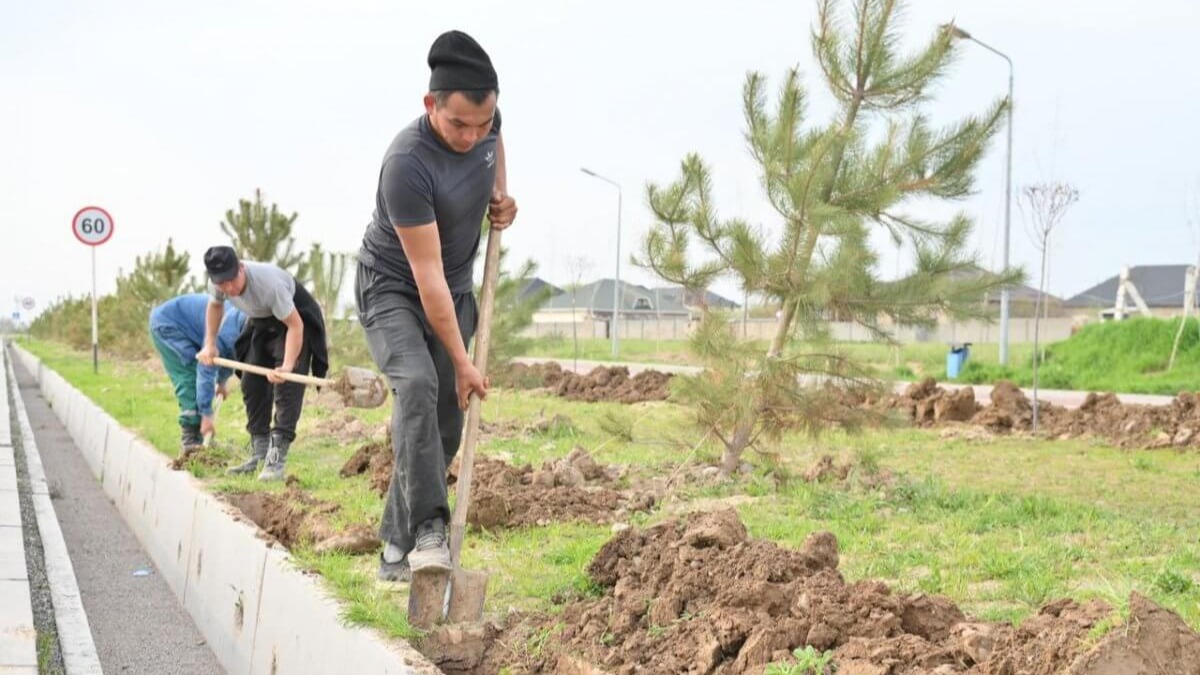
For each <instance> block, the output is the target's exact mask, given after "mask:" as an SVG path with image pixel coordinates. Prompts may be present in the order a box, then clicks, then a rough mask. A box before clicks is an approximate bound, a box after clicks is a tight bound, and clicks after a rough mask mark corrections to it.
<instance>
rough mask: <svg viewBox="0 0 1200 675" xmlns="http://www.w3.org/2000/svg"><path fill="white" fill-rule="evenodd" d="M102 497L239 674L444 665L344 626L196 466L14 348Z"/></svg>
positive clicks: (392, 674)
mask: <svg viewBox="0 0 1200 675" xmlns="http://www.w3.org/2000/svg"><path fill="white" fill-rule="evenodd" d="M14 352H15V353H16V355H17V358H19V359H20V360H21V362H22V364H24V366H25V367H26V368H28V369H29V371H30V372H32V373H35V374H36V375H37V378H38V384H39V385H40V387H41V390H42V395H43V396H44V397H45V398H46V400H47V402H48V403H49V404H50V406H51V408H52V409H53V410H54V413H55V415H57V416H58V418H59V419H60V420H62V421H63V423H64V425H65V426H66V427H67V430H68V433H70V435H71V437H72V438H73V439H74V440H75V443H76V445H78V446H79V448H80V451H81V452H82V453H83V455H84V458H85V459H86V460H87V463H88V465H89V466H90V467H91V468H92V471H93V473H94V474H95V475H96V477H97V479H98V480H99V481H100V484H101V485H102V486H103V488H104V492H105V494H107V495H108V497H109V499H111V500H112V501H113V503H114V504H115V505H116V506H117V509H118V511H119V512H120V513H121V516H122V518H124V519H125V522H126V523H127V524H128V525H129V528H130V530H132V531H133V533H134V535H135V536H136V537H137V538H138V540H139V541H140V542H141V543H142V546H143V548H145V550H146V552H147V553H148V554H149V555H150V557H151V559H152V560H153V561H154V564H155V565H157V566H158V569H159V570H160V571H161V572H162V574H163V576H164V578H165V579H166V581H167V583H168V585H169V586H170V587H171V590H172V591H174V592H175V595H176V596H177V597H178V598H179V600H180V602H181V603H182V605H183V607H184V608H185V609H186V610H187V612H188V614H190V615H191V617H192V619H193V620H194V621H195V622H196V626H197V627H198V628H199V629H200V633H201V634H202V635H204V638H205V639H206V640H207V641H208V643H209V646H210V647H211V648H212V651H213V653H214V654H215V655H216V657H217V660H218V661H219V662H220V663H221V665H222V667H224V668H225V670H226V671H228V672H229V673H231V674H238V675H241V674H243V673H244V674H247V675H259V674H261V675H278V674H279V673H288V674H289V675H292V674H294V673H312V674H314V675H324V674H327V673H336V672H353V673H378V674H380V675H401V674H406V673H419V674H434V673H440V672H441V671H439V670H438V669H437V668H436V667H435V666H433V665H432V664H431V663H430V662H429V661H428V659H426V658H425V657H424V656H422V655H421V654H420V653H419V652H418V651H416V650H415V649H414V648H413V647H412V646H411V645H409V644H408V643H406V642H401V641H385V640H384V639H382V638H381V637H380V636H379V635H378V634H377V633H376V632H374V631H371V630H367V629H364V628H354V627H349V626H346V625H345V624H344V623H343V622H342V620H341V611H342V610H341V607H340V605H339V604H338V602H337V601H336V599H334V598H333V597H331V596H330V594H329V593H328V592H326V591H325V590H324V589H323V588H322V587H321V586H320V584H319V582H318V580H317V579H316V578H314V577H313V576H312V575H309V574H306V573H305V572H303V571H301V570H299V569H298V568H297V567H296V565H295V564H294V563H293V561H292V558H291V556H290V555H289V554H288V553H287V552H286V551H284V550H282V549H279V548H276V547H275V546H274V545H273V544H269V543H268V542H267V541H266V540H265V539H264V538H263V537H262V536H261V534H260V532H259V530H258V528H257V527H255V526H254V525H253V524H249V523H247V522H244V521H242V520H241V519H240V518H239V515H240V514H238V513H237V512H236V510H235V509H234V508H233V507H231V506H229V505H228V504H226V503H225V502H223V501H221V500H220V499H218V498H216V497H214V496H212V495H210V494H209V493H208V492H207V491H206V490H205V489H204V486H203V485H202V484H201V483H200V482H199V481H198V480H196V479H195V478H194V477H193V476H192V475H191V474H189V473H187V472H183V471H173V470H172V469H171V468H170V465H169V463H168V461H167V458H166V457H165V456H164V455H162V454H161V453H159V452H158V451H157V450H155V449H154V448H153V447H151V446H150V445H149V444H147V443H146V442H145V441H142V440H141V439H139V438H137V437H136V436H135V435H134V434H132V433H130V432H129V431H128V430H126V429H124V428H122V427H121V426H120V425H119V424H118V423H117V422H116V420H114V419H112V418H111V417H110V416H109V415H108V414H107V413H105V412H104V411H103V410H101V409H100V407H99V406H97V405H96V404H95V403H93V402H92V401H91V400H90V399H88V398H87V397H86V396H84V395H83V393H81V392H80V391H79V390H77V389H75V388H74V387H72V386H71V385H69V384H68V383H67V382H66V381H65V380H64V379H63V378H62V377H61V376H59V375H58V374H57V373H55V372H54V371H53V370H51V369H49V368H46V367H44V366H43V364H42V363H41V361H40V360H39V359H37V357H35V356H33V355H32V354H30V353H29V352H26V351H25V350H23V349H21V348H20V347H17V346H15V345H14Z"/></svg>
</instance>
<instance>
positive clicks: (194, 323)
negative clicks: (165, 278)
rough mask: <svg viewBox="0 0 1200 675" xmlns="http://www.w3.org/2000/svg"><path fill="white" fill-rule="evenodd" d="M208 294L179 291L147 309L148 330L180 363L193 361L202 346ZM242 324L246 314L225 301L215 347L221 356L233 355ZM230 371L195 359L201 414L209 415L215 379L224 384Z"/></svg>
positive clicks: (230, 373) (197, 401) (198, 404)
mask: <svg viewBox="0 0 1200 675" xmlns="http://www.w3.org/2000/svg"><path fill="white" fill-rule="evenodd" d="M208 301H209V296H208V295H207V294H204V293H195V294H191V295H181V296H179V297H176V298H171V299H170V300H168V301H166V302H164V303H163V304H161V305H159V306H158V307H155V308H154V309H153V310H151V312H150V330H152V331H155V332H156V333H157V334H158V336H159V337H160V338H162V340H163V341H164V342H166V343H167V344H168V345H170V346H171V348H172V349H174V350H175V351H176V352H177V353H178V354H179V357H180V358H181V359H183V361H184V363H187V362H188V361H194V360H195V359H196V353H197V352H199V351H200V349H201V348H203V347H204V321H205V312H206V311H207V310H208ZM245 325H246V315H245V314H243V313H242V312H241V310H239V309H238V308H237V307H234V306H233V305H231V304H229V303H228V302H226V303H225V318H224V319H223V320H222V321H221V329H220V331H219V332H218V333H217V351H218V352H219V353H220V355H221V356H223V357H225V358H227V359H232V358H234V348H233V346H234V343H235V342H237V338H238V335H240V334H241V332H242V327H243V326H245ZM232 374H233V371H231V370H230V369H228V368H217V367H215V366H205V365H201V364H200V362H199V361H196V407H198V408H199V409H200V414H201V415H204V416H205V417H208V416H211V415H212V401H213V396H214V395H215V393H216V392H215V390H216V383H217V382H220V383H221V384H225V381H226V380H228V379H229V376H230V375H232Z"/></svg>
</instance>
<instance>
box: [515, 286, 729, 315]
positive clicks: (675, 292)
mask: <svg viewBox="0 0 1200 675" xmlns="http://www.w3.org/2000/svg"><path fill="white" fill-rule="evenodd" d="M613 283H614V282H613V280H612V279H600V280H598V281H593V282H592V283H589V284H584V285H582V286H580V287H579V288H577V289H575V290H573V291H572V290H564V291H563V292H562V293H558V294H556V295H554V296H551V297H550V299H549V300H547V301H546V302H545V304H543V305H542V307H541V309H539V310H538V312H537V315H536V316H535V317H534V321H536V322H540V323H549V322H557V321H570V320H571V316H572V313H574V315H575V317H576V320H583V319H602V320H608V319H609V318H611V317H612V315H613V300H614V298H613V290H614V288H615V287H614V285H613ZM692 296H693V294H686V293H684V291H683V289H682V288H678V287H676V288H669V287H666V288H664V287H660V288H647V287H645V286H641V285H639V284H631V283H628V282H625V281H622V282H621V309H620V317H621V319H622V320H628V319H634V320H636V319H672V318H685V319H686V318H689V317H691V316H693V315H695V314H697V313H698V312H699V311H700V306H699V303H692V302H691V300H693V299H695V298H694V297H692ZM706 297H707V299H708V302H709V303H710V306H713V307H719V308H736V307H737V306H738V304H737V303H735V302H733V301H731V300H728V299H726V298H723V297H721V296H720V295H717V294H716V293H711V292H710V293H708V294H707V296H706Z"/></svg>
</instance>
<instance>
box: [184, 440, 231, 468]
mask: <svg viewBox="0 0 1200 675" xmlns="http://www.w3.org/2000/svg"><path fill="white" fill-rule="evenodd" d="M232 455H233V453H231V452H229V451H228V450H226V449H224V448H223V447H221V446H218V447H215V448H212V447H208V446H205V445H200V446H195V447H191V448H188V449H186V450H184V451H183V452H182V453H180V455H179V456H178V457H176V458H175V459H173V460H171V468H172V469H174V470H176V471H182V470H183V469H186V468H187V467H188V465H189V464H193V463H194V464H196V465H199V466H204V467H208V468H216V467H220V466H225V465H226V464H228V463H229V460H230V457H231V456H232Z"/></svg>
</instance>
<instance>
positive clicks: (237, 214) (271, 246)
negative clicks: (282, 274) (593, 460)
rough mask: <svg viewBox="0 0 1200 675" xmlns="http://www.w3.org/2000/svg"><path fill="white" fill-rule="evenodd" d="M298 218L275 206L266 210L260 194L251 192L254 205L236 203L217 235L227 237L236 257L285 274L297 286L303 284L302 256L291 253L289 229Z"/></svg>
mask: <svg viewBox="0 0 1200 675" xmlns="http://www.w3.org/2000/svg"><path fill="white" fill-rule="evenodd" d="M299 215H300V214H298V213H296V212H295V211H293V212H292V214H291V215H290V216H289V215H285V214H284V213H282V212H280V210H279V206H278V205H277V204H271V206H270V207H267V205H266V204H264V203H263V196H262V190H259V189H255V190H254V201H250V200H248V199H239V200H238V208H237V210H236V211H235V210H233V209H230V210H228V211H226V212H225V220H224V221H222V222H221V231H222V232H224V233H225V235H226V236H227V237H229V239H230V241H231V242H232V245H233V248H234V249H235V250H236V251H237V252H238V255H239V256H240V257H242V258H243V259H246V260H256V261H259V262H269V263H274V264H276V265H278V266H279V267H281V268H283V269H285V270H288V271H289V272H291V273H292V274H293V275H295V277H296V279H297V280H298V281H300V282H301V283H304V282H306V281H307V269H306V265H305V264H304V262H305V261H304V256H303V254H301V253H297V252H293V248H294V247H295V243H296V242H295V239H294V238H293V237H292V226H293V225H294V224H295V222H296V218H298V217H299Z"/></svg>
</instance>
